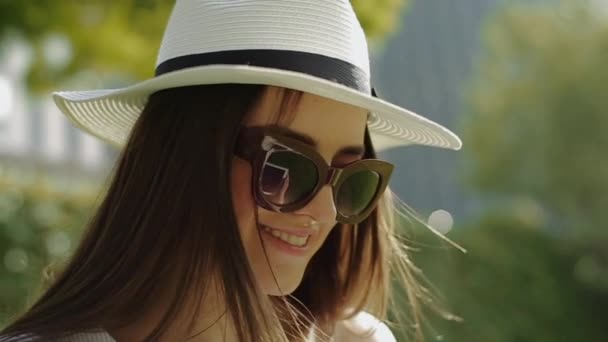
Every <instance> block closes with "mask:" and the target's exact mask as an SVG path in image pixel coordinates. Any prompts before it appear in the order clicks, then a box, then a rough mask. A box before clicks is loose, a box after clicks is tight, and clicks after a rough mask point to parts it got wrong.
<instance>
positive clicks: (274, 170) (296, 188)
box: [260, 151, 318, 205]
mask: <svg viewBox="0 0 608 342" xmlns="http://www.w3.org/2000/svg"><path fill="white" fill-rule="evenodd" d="M317 179H318V174H317V167H316V166H315V164H314V163H313V162H312V160H310V159H308V158H307V157H305V156H303V155H301V154H299V153H295V152H292V151H273V152H272V153H271V155H270V156H269V157H268V160H267V161H266V163H265V164H264V167H263V169H262V179H261V184H260V185H261V187H262V192H263V194H264V196H265V198H266V200H267V201H269V202H271V203H273V204H275V205H286V204H291V203H294V202H296V201H298V200H300V199H302V198H304V197H306V196H307V195H309V194H310V193H311V192H312V191H313V190H314V188H315V186H316V185H317Z"/></svg>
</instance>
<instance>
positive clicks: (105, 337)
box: [0, 330, 116, 342]
mask: <svg viewBox="0 0 608 342" xmlns="http://www.w3.org/2000/svg"><path fill="white" fill-rule="evenodd" d="M42 340H43V339H42V338H41V337H39V336H36V335H33V334H23V335H19V336H14V337H7V336H0V342H38V341H42ZM44 340H46V341H48V339H44ZM53 341H54V342H116V341H115V340H114V339H113V338H112V337H111V336H110V335H109V334H108V333H107V332H106V331H105V330H92V331H85V332H80V333H73V334H70V335H68V336H65V337H62V338H56V339H53Z"/></svg>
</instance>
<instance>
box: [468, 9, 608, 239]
mask: <svg viewBox="0 0 608 342" xmlns="http://www.w3.org/2000/svg"><path fill="white" fill-rule="evenodd" d="M597 3H599V2H597ZM494 19H495V20H491V21H489V23H490V25H489V26H488V27H487V30H486V35H485V37H484V38H485V39H484V46H485V54H484V55H483V56H482V58H481V61H480V63H479V68H478V71H477V77H476V79H475V80H474V82H473V86H472V90H471V92H470V96H469V103H470V115H469V117H468V120H466V125H465V127H467V129H466V133H465V137H464V138H465V139H464V140H465V146H467V147H466V149H465V150H466V151H468V153H469V156H470V159H471V165H470V170H471V177H470V180H471V182H472V183H473V184H474V185H475V186H476V187H477V189H479V190H481V191H482V192H486V193H491V194H498V195H506V196H519V195H523V196H526V197H530V198H532V199H534V200H536V201H538V202H539V203H540V204H541V205H542V206H543V207H545V208H547V209H548V210H549V212H550V214H551V215H552V216H554V217H555V218H557V219H558V220H560V221H561V222H564V225H569V226H570V227H573V228H578V231H579V232H580V231H583V230H585V229H583V227H586V228H589V227H595V228H600V229H601V228H603V227H602V226H603V223H604V222H607V220H608V210H606V208H607V207H608V196H606V193H608V158H607V157H606V156H607V151H608V134H606V131H607V130H608V115H606V113H605V111H606V108H608V96H606V91H607V90H608V88H607V87H608V69H607V68H606V67H605V61H606V60H607V56H608V21H606V12H605V11H603V12H602V11H600V10H599V8H594V7H593V6H592V2H575V1H567V2H563V3H562V4H561V5H560V6H559V11H557V10H556V8H554V7H548V6H546V5H544V6H541V5H536V6H532V5H515V6H511V7H510V8H509V9H506V10H505V11H503V12H501V13H500V14H498V15H497V16H496V18H494ZM596 231H598V230H597V229H596Z"/></svg>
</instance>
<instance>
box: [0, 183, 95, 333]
mask: <svg viewBox="0 0 608 342" xmlns="http://www.w3.org/2000/svg"><path fill="white" fill-rule="evenodd" d="M93 200H94V199H93V197H92V196H91V195H90V194H88V193H86V192H82V193H76V194H71V195H66V194H62V193H58V192H56V191H53V190H52V188H51V187H50V186H49V183H48V181H45V180H41V181H38V182H35V183H33V184H31V185H18V183H17V182H15V180H14V179H5V178H2V179H0V326H2V325H3V322H5V321H6V320H7V319H8V318H9V317H10V316H11V315H13V314H14V313H16V312H20V311H21V310H23V309H24V308H25V307H26V306H27V305H28V304H29V303H30V301H32V300H34V299H35V298H36V296H37V295H38V292H39V291H40V290H41V289H42V287H43V286H45V284H46V282H47V281H48V280H51V279H52V276H53V272H54V271H56V270H57V269H58V268H59V267H60V266H61V263H62V262H63V261H65V259H66V256H67V255H68V254H69V253H70V252H72V249H73V248H74V247H75V245H76V244H77V241H78V239H79V236H80V233H81V231H82V228H83V226H84V224H85V223H86V220H87V218H88V217H87V214H89V213H90V212H91V209H90V208H91V207H92V203H93Z"/></svg>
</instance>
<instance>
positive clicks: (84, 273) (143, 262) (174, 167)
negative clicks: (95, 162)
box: [0, 84, 422, 342]
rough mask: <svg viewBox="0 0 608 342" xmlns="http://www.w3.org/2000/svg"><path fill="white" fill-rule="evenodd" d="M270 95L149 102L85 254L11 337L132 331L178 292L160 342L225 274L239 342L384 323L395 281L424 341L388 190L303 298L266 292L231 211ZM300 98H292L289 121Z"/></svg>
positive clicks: (202, 94)
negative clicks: (244, 147) (352, 321)
mask: <svg viewBox="0 0 608 342" xmlns="http://www.w3.org/2000/svg"><path fill="white" fill-rule="evenodd" d="M265 89H266V86H262V85H234V84H223V85H202V86H189V87H181V88H174V89H167V90H163V91H159V92H157V93H155V94H153V95H151V96H150V98H149V101H148V103H147V105H146V107H145V109H144V111H143V113H142V114H141V115H140V117H139V119H138V120H137V122H136V124H135V126H134V128H133V130H132V133H131V135H130V137H129V140H128V142H127V144H126V146H125V148H124V149H123V150H122V152H121V155H120V157H119V160H118V162H117V165H116V168H115V170H114V173H113V177H112V179H111V182H110V185H109V187H108V190H107V193H106V194H105V197H104V198H103V200H102V202H101V203H100V206H99V208H98V210H97V211H96V213H95V215H94V216H93V218H92V219H91V221H90V223H89V225H88V227H87V229H86V231H85V234H84V237H83V239H82V240H81V242H80V244H79V246H78V248H77V250H76V251H75V253H74V254H73V255H72V257H71V258H70V260H69V262H68V263H67V264H66V266H65V267H64V269H63V271H62V272H61V273H60V275H59V276H58V278H57V279H56V280H55V281H54V282H53V283H52V284H51V285H50V286H49V287H48V289H46V291H45V292H44V293H43V294H42V295H41V297H40V298H39V299H38V300H37V301H36V302H35V303H34V304H33V306H31V307H30V308H29V310H27V311H26V312H25V313H24V314H23V315H22V316H21V317H19V318H17V319H16V320H15V321H14V322H13V323H12V324H10V325H9V326H7V327H6V328H5V329H4V330H3V331H2V332H1V334H4V335H5V336H9V337H10V336H16V335H20V334H33V335H36V336H40V337H43V339H45V338H56V337H60V336H64V335H67V334H70V333H74V332H80V331H86V330H90V329H95V328H109V327H122V326H126V325H128V324H130V323H132V322H134V319H135V318H136V317H140V316H141V315H142V313H144V312H146V311H147V310H149V309H151V308H152V306H153V304H154V302H155V300H156V298H158V297H157V296H158V294H159V293H163V294H166V293H167V289H173V290H174V291H172V293H170V294H169V295H170V298H169V305H168V307H167V310H166V312H165V313H164V316H163V317H162V319H161V320H160V321H159V323H158V325H157V326H156V328H155V329H154V330H153V331H152V332H151V333H150V334H149V336H148V337H147V339H146V340H158V339H159V338H161V337H162V336H163V334H164V333H165V332H166V331H167V330H168V328H169V327H170V326H171V325H172V323H174V321H175V320H176V317H177V315H178V314H179V313H180V312H183V310H185V309H186V308H187V309H188V310H195V312H199V311H198V310H200V309H201V308H199V307H198V306H195V307H190V305H191V304H190V303H200V302H201V301H200V300H197V299H200V298H202V297H203V296H204V294H205V291H206V290H207V289H208V288H209V286H210V284H209V282H208V281H205V280H206V279H209V274H216V275H217V276H218V279H219V283H220V284H221V290H222V292H223V293H226V294H230V295H227V296H225V298H224V300H225V303H226V308H227V312H228V314H229V315H230V317H231V319H232V320H234V322H236V324H235V328H236V330H237V336H238V338H239V340H240V341H251V342H253V341H272V342H274V341H287V340H291V341H293V340H294V336H301V335H302V334H298V332H299V331H307V330H308V329H309V328H310V326H311V324H313V323H314V324H315V325H316V326H317V327H318V330H319V331H320V332H321V335H324V334H327V335H331V334H332V331H333V327H334V326H335V324H336V322H337V321H339V320H342V319H345V318H348V317H350V316H353V315H355V314H356V313H358V312H359V311H361V310H366V311H368V312H370V313H372V314H374V315H375V316H377V317H379V318H380V319H384V318H385V317H386V314H387V310H388V306H389V300H390V294H391V287H390V284H391V278H392V276H391V275H392V274H396V275H398V279H400V280H401V281H402V283H403V285H404V287H405V289H406V292H407V294H408V298H409V301H410V306H411V307H412V308H413V309H414V312H415V314H414V316H413V317H414V323H415V324H417V326H418V328H417V329H418V330H417V335H418V337H419V339H421V333H420V328H419V327H420V324H419V323H420V322H419V321H418V318H417V317H418V314H417V313H416V312H417V311H418V310H417V307H418V304H417V303H418V297H419V296H420V294H421V293H422V291H420V289H421V288H420V287H419V285H417V283H416V281H415V280H414V274H413V273H412V270H413V268H412V265H411V264H410V262H409V259H408V258H407V254H406V253H405V248H404V247H405V246H404V245H403V244H402V243H401V242H399V241H398V240H397V238H396V235H395V233H394V231H393V229H394V226H395V224H394V221H393V212H394V208H393V207H392V205H393V202H392V201H393V199H392V198H391V196H392V193H391V191H390V189H387V191H386V193H385V196H384V198H383V199H382V200H381V201H380V202H379V204H378V207H377V208H376V209H375V210H374V211H373V212H372V214H371V215H370V216H369V217H368V218H366V219H365V220H364V221H363V222H361V223H359V224H358V225H356V226H355V227H353V226H351V225H345V224H337V225H336V227H334V229H333V230H332V232H331V233H330V234H329V236H328V237H327V240H326V241H325V243H324V245H323V246H322V247H321V249H320V250H319V251H318V252H317V253H316V254H315V256H314V257H313V259H312V260H311V262H310V263H309V266H308V268H307V270H306V273H305V275H304V278H303V280H302V283H301V284H300V286H299V287H298V289H297V290H296V291H295V292H294V293H292V294H291V295H288V296H285V297H280V298H272V297H271V298H268V296H265V295H263V294H262V293H261V292H260V290H259V289H257V287H256V285H255V281H254V277H253V275H252V272H251V269H250V267H249V265H248V262H247V257H246V255H245V252H244V249H243V246H242V243H241V240H240V235H239V232H238V226H237V221H236V218H235V216H234V211H233V208H232V202H231V191H230V172H231V160H232V151H233V148H234V145H235V138H236V135H237V130H238V127H239V125H240V124H241V122H242V121H243V118H244V117H245V115H246V114H247V113H248V112H249V111H250V110H251V108H253V107H254V106H255V104H256V101H258V100H259V99H260V98H261V96H262V94H263V92H264V91H265ZM301 95H302V94H301V93H300V92H297V91H292V90H286V89H283V99H282V105H281V108H280V111H279V112H280V113H278V114H279V118H281V117H283V115H285V114H287V113H288V112H289V109H290V108H293V107H294V106H295V105H297V102H298V99H299V98H300V96H301ZM283 118H284V117H283ZM364 145H365V156H364V157H365V158H375V157H376V155H375V152H374V149H373V146H372V142H371V139H370V136H369V132H368V131H367V129H366V131H365V141H364ZM394 270H396V273H395V272H394ZM392 272H393V273H392ZM372 289H373V291H372ZM192 295H194V296H196V297H194V298H195V299H194V300H191V298H192V297H191V296H192ZM294 312H295V315H294V314H293V313H294ZM290 313H291V314H292V315H291V318H292V319H288V316H286V315H288V314H290ZM195 317H196V315H193V316H192V322H190V323H192V324H193V323H194V320H195ZM278 322H280V324H277V323H278ZM281 326H282V327H283V329H279V328H277V327H281ZM0 340H2V338H0Z"/></svg>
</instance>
